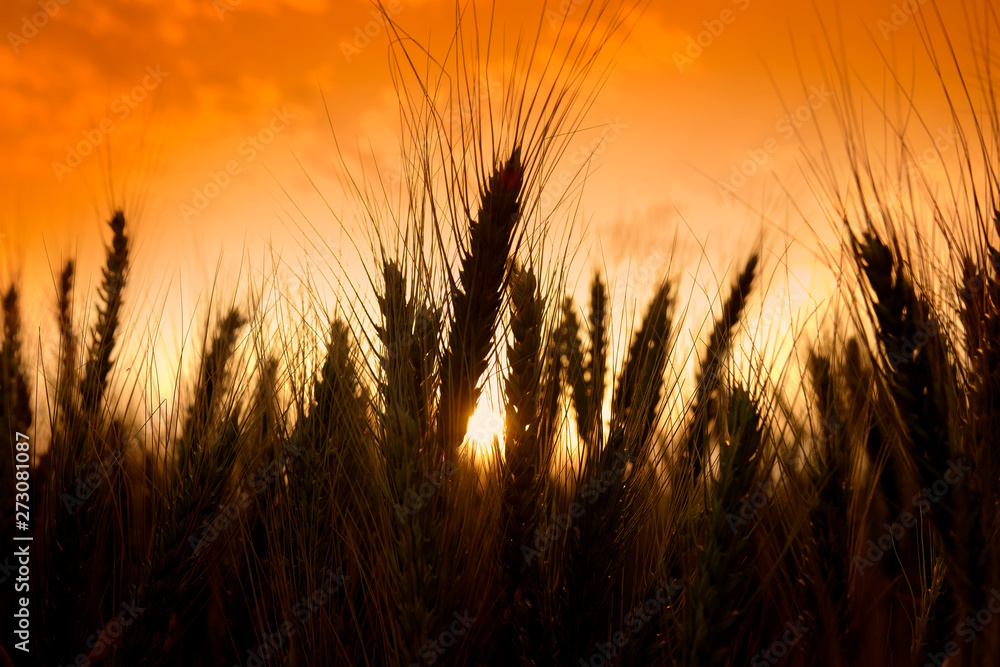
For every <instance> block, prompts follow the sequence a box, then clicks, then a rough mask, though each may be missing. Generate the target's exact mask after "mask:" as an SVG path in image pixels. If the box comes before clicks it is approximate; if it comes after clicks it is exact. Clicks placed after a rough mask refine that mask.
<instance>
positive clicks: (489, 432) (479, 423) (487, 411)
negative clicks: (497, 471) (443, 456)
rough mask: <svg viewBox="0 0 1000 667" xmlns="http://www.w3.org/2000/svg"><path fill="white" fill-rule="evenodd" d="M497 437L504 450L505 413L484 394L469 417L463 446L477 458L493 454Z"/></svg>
mask: <svg viewBox="0 0 1000 667" xmlns="http://www.w3.org/2000/svg"><path fill="white" fill-rule="evenodd" d="M494 438H496V439H497V440H498V441H499V443H500V448H501V451H502V450H503V415H502V414H501V412H500V411H499V410H496V409H494V408H493V406H492V401H491V400H489V398H488V397H487V396H486V395H485V394H484V395H483V396H482V397H480V399H479V403H478V404H477V405H476V411H475V412H473V413H472V416H471V417H469V427H468V429H466V432H465V440H464V441H463V442H462V446H463V447H466V448H468V450H467V451H468V452H469V453H470V454H471V455H472V456H474V457H475V458H477V459H479V458H490V457H492V456H493V439H494Z"/></svg>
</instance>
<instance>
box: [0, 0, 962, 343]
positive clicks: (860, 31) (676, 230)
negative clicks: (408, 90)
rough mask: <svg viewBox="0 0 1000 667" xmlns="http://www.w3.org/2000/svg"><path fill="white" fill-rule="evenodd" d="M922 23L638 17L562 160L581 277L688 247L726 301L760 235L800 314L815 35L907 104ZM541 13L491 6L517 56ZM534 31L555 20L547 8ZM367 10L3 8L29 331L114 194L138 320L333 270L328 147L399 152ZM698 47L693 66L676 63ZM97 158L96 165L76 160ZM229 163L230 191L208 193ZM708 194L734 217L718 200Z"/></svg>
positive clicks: (754, 9)
mask: <svg viewBox="0 0 1000 667" xmlns="http://www.w3.org/2000/svg"><path fill="white" fill-rule="evenodd" d="M916 4H917V3H916V0H910V1H909V2H902V1H901V0H864V1H861V0H843V1H841V2H837V3H834V2H828V1H826V0H817V2H816V4H815V5H814V4H813V3H809V2H800V1H797V0H796V1H791V0H712V1H710V2H705V1H698V2H694V1H684V2H682V1H675V2H667V1H664V0H651V2H650V3H649V4H648V6H646V8H645V10H644V11H643V12H642V13H641V15H638V16H637V17H636V18H635V20H634V21H632V22H631V24H632V25H633V26H634V29H633V31H632V34H631V35H630V36H629V37H628V39H627V40H625V42H624V45H623V46H622V48H621V49H620V51H618V52H617V54H616V55H615V57H614V67H613V71H611V73H610V75H609V77H608V79H607V82H606V84H605V85H604V88H603V90H601V92H600V94H599V96H598V98H597V100H596V102H595V104H594V105H593V108H592V109H591V110H590V112H589V114H588V115H587V117H586V119H585V122H584V123H583V125H582V127H581V128H580V129H579V131H578V133H577V135H576V136H575V137H574V138H573V143H572V144H571V148H570V150H569V152H568V154H567V160H568V161H570V162H572V161H573V160H574V159H575V158H576V157H578V156H579V155H581V154H583V155H586V154H587V151H588V150H589V149H588V147H590V149H593V148H594V147H597V148H598V149H599V150H596V151H594V152H595V154H594V155H593V158H592V162H591V173H590V176H589V177H588V180H587V184H586V188H585V190H584V193H583V195H582V199H581V206H580V209H579V214H578V216H577V218H576V219H575V220H574V221H573V224H576V225H578V226H579V229H580V230H581V234H580V235H579V241H580V243H581V251H580V252H579V253H578V255H577V256H578V262H577V271H578V273H579V274H581V275H585V274H586V273H589V272H590V271H591V270H593V268H595V267H596V266H598V265H600V264H607V265H608V267H609V269H610V270H611V272H612V275H613V276H615V275H618V276H620V275H622V274H621V273H620V272H619V271H618V267H620V266H631V267H635V266H641V265H642V264H643V262H644V261H647V260H648V258H649V256H650V255H651V254H655V253H657V252H662V251H663V250H664V249H665V248H666V247H667V244H668V243H669V242H670V240H671V239H672V238H674V236H675V235H676V236H677V237H678V238H679V239H680V242H681V243H682V247H684V248H687V251H688V255H687V256H686V257H685V258H684V262H685V263H687V262H690V263H691V264H692V270H693V267H694V264H696V263H697V262H698V260H699V255H700V253H701V250H700V248H701V247H702V246H704V247H705V249H706V257H707V259H709V260H710V261H711V263H712V265H713V268H714V270H715V273H716V274H717V275H718V276H719V280H725V281H727V282H728V277H727V276H726V274H725V272H726V271H727V269H730V267H731V266H733V265H735V264H738V263H739V262H741V261H743V260H745V257H746V254H747V252H748V249H749V248H750V245H751V244H752V243H753V242H754V241H755V240H756V239H757V238H758V235H759V232H760V230H761V229H762V228H763V229H764V230H765V237H764V238H765V242H766V248H767V249H768V250H767V253H765V261H766V262H767V263H768V264H769V266H770V269H771V270H774V269H775V268H776V267H778V266H779V264H780V262H779V259H778V256H779V255H780V254H781V253H782V252H783V249H784V248H785V247H786V246H788V245H789V243H790V239H792V238H794V239H796V240H797V241H798V244H797V246H795V247H793V249H792V250H791V251H790V254H789V262H790V270H791V271H792V272H793V273H795V276H796V279H797V280H798V279H799V278H801V280H800V282H801V283H802V284H801V285H800V287H799V293H805V292H807V291H809V290H812V289H814V288H815V287H814V284H813V281H814V280H815V281H816V282H815V284H817V285H818V284H820V283H822V280H821V279H820V278H819V277H816V276H814V275H813V274H814V273H815V271H814V268H815V267H814V265H813V262H812V259H811V256H812V255H811V253H812V250H811V248H812V247H814V246H815V242H814V239H813V231H811V229H812V230H815V231H817V232H820V233H821V234H827V232H828V231H829V223H828V222H827V220H826V219H824V218H822V217H819V216H816V217H814V218H813V219H811V220H808V221H803V219H802V217H801V214H800V211H804V212H808V211H810V210H811V209H810V208H809V203H810V202H811V201H812V196H811V195H810V184H809V181H808V180H806V179H804V178H803V177H802V174H801V170H802V165H803V164H804V158H805V156H806V155H811V156H813V157H814V158H815V157H816V156H818V155H819V151H820V145H819V144H818V142H817V141H816V140H815V138H816V133H815V129H816V127H817V123H818V126H820V127H826V128H830V127H831V126H832V124H833V120H834V109H835V107H836V104H835V103H834V102H833V100H834V99H835V98H834V97H833V95H832V93H833V92H834V88H833V87H832V86H831V85H830V83H829V77H830V76H832V72H830V71H829V70H827V72H826V77H827V78H826V79H825V78H824V72H823V70H822V69H821V63H822V62H825V63H826V66H827V68H829V55H828V54H827V53H826V47H825V45H824V39H825V38H824V37H823V35H824V32H823V29H824V25H825V26H826V29H827V30H828V31H830V32H831V33H832V39H833V40H834V45H835V48H836V49H838V50H839V49H841V48H843V51H844V53H845V54H846V56H847V60H848V62H849V64H850V67H851V68H853V71H854V73H855V75H856V76H858V77H860V79H862V80H865V81H866V82H867V84H868V85H869V86H870V88H871V90H872V91H874V92H875V94H876V95H878V96H881V95H883V94H887V95H888V94H890V93H889V92H888V88H891V86H888V83H887V82H888V81H889V78H888V74H887V69H886V64H885V62H884V60H883V57H885V58H887V59H889V60H890V61H892V62H894V63H895V65H894V67H895V68H896V71H897V72H898V73H899V74H900V78H903V79H908V80H907V83H906V85H907V87H912V90H913V91H914V94H915V95H916V96H917V97H918V98H919V97H920V95H921V94H923V92H924V91H927V92H928V93H933V91H934V90H935V85H936V84H935V83H934V81H933V80H932V78H931V77H930V73H929V70H928V69H927V68H926V67H922V66H916V67H914V66H913V65H912V63H911V61H913V60H914V59H916V60H920V54H922V53H923V47H922V46H921V45H920V33H919V31H918V24H919V22H918V21H916V20H913V19H912V18H911V17H910V13H909V12H910V11H912V9H911V8H912V7H913V6H916ZM480 7H482V8H484V9H485V8H487V7H488V3H485V2H481V3H480ZM963 7H964V5H963V4H962V3H942V4H941V6H940V8H939V9H940V11H941V13H942V15H943V17H944V21H945V22H946V24H948V25H949V27H950V28H952V32H953V38H954V40H955V44H956V49H957V51H958V52H959V55H960V56H962V57H964V56H967V55H969V54H970V53H971V47H970V40H969V39H967V38H966V39H963V37H965V35H966V33H965V30H966V23H965V18H964V14H963V11H964V10H963ZM46 8H47V9H46ZM567 8H568V10H569V11H568V18H567V20H568V21H572V20H574V16H573V13H574V11H575V9H576V8H575V7H574V5H573V4H572V3H570V2H569V1H568V0H567V1H566V2H565V3H564V9H563V11H566V9H567ZM387 9H388V10H389V11H390V13H391V15H392V18H393V19H394V20H395V21H396V22H398V23H399V25H401V26H402V27H403V28H404V29H405V30H406V31H407V32H408V33H409V34H410V35H413V36H415V37H416V38H418V39H424V38H426V40H427V42H428V43H430V44H432V45H437V46H438V47H439V48H440V47H442V46H443V45H445V44H446V42H447V40H448V38H449V37H450V36H451V34H452V33H453V31H454V26H455V4H454V3H453V2H452V0H396V2H394V3H391V4H389V5H387ZM923 10H924V11H925V12H933V11H934V10H933V4H932V3H931V2H929V1H925V2H924V4H923ZM43 11H48V12H49V13H50V14H51V17H47V16H42V15H41V14H40V12H43ZM543 11H545V10H543V9H542V8H540V7H539V5H538V3H536V2H528V1H525V0H503V1H502V2H500V3H499V7H498V9H497V18H496V26H497V27H496V28H495V30H496V31H497V33H498V34H500V33H504V34H507V35H514V34H516V32H517V31H518V30H520V31H522V32H523V33H524V34H525V35H527V36H530V37H532V38H533V36H534V34H535V32H536V29H538V27H539V26H541V39H542V40H543V41H544V40H549V39H551V38H552V36H553V35H554V34H555V25H556V23H557V22H555V21H552V20H551V16H552V14H550V15H549V19H546V18H545V17H544V14H543ZM547 11H552V12H558V11H560V7H559V3H550V4H549V5H548V7H547ZM372 12H373V5H372V4H371V3H369V2H367V1H365V0H337V1H334V0H215V1H214V2H213V0H43V1H42V2H41V3H39V2H37V1H28V0H6V1H5V2H4V3H2V6H0V26H2V28H3V33H4V35H5V38H4V44H3V46H2V48H0V90H2V96H3V104H2V105H0V152H2V156H0V235H2V240H0V257H2V260H0V261H2V263H3V265H2V270H0V278H2V279H3V280H4V281H7V280H8V279H9V278H10V277H11V276H16V275H20V276H22V277H23V279H24V281H25V291H26V293H27V294H28V295H29V300H28V306H27V308H26V309H27V310H28V315H27V316H26V320H27V321H28V322H29V323H31V322H35V321H38V320H40V319H42V318H49V317H50V315H51V308H50V307H49V306H48V305H47V304H49V303H51V295H52V293H53V287H52V279H51V277H50V276H51V271H52V270H54V268H55V267H56V266H57V265H58V264H59V263H60V262H61V261H62V260H63V259H64V258H66V257H69V256H78V257H79V259H80V275H81V287H85V286H86V285H87V283H88V281H89V280H95V281H96V276H97V274H96V271H95V269H96V268H97V267H98V266H99V261H100V254H99V251H100V248H101V243H102V242H103V241H104V239H106V237H107V232H106V227H105V222H106V219H107V217H108V214H109V210H110V198H109V196H108V194H107V192H108V190H109V186H108V184H107V179H108V177H109V175H110V178H111V179H113V181H112V184H111V186H110V190H111V191H112V192H114V195H115V201H117V202H120V201H121V200H122V198H123V197H124V200H125V202H126V204H127V205H130V206H132V207H137V204H138V203H139V202H140V201H142V202H144V204H145V205H144V206H142V207H141V216H140V217H139V218H138V219H137V220H135V221H134V226H133V231H134V234H135V238H136V240H137V244H138V246H137V251H136V255H135V259H134V269H133V272H134V275H135V276H136V277H137V279H138V281H139V282H140V283H141V284H142V289H143V290H145V292H146V293H147V294H149V295H151V296H150V297H149V298H151V299H152V300H153V301H156V300H163V299H168V298H171V299H175V298H178V297H179V296H184V297H185V298H186V299H188V300H190V299H191V298H192V295H197V294H200V293H204V291H205V290H206V289H207V287H208V284H209V283H210V282H211V280H212V277H213V276H214V275H215V272H216V266H217V265H219V264H220V262H221V267H222V268H221V273H222V275H224V276H225V275H229V274H231V272H232V271H234V270H235V269H236V268H238V267H239V266H240V264H241V261H242V260H243V259H244V257H245V256H249V257H262V256H263V255H264V254H265V253H270V252H271V249H273V251H274V252H275V253H277V254H278V255H280V257H281V258H282V260H283V261H284V262H286V263H287V264H288V266H289V267H290V271H291V272H292V273H294V269H295V267H298V266H301V262H300V260H299V256H300V255H301V254H302V249H301V245H302V242H303V241H302V239H303V238H304V234H303V232H302V231H301V230H302V229H305V230H306V231H307V233H306V234H305V236H312V237H314V238H313V241H312V242H318V243H320V244H321V245H323V246H324V247H325V246H329V247H330V248H331V252H334V253H340V252H344V251H345V250H344V247H345V243H346V240H345V237H344V233H343V232H342V228H341V224H340V223H339V222H338V221H337V217H340V218H341V219H343V220H344V221H345V224H348V225H354V224H361V223H360V218H359V216H358V215H357V212H356V210H353V209H352V208H351V206H352V204H351V202H350V201H349V200H346V199H345V198H344V196H343V191H342V188H341V185H340V183H341V182H342V176H343V173H344V170H343V167H342V164H341V156H340V154H338V150H337V145H338V142H339V146H340V148H341V151H342V155H343V160H344V161H345V162H346V163H347V165H348V167H349V168H350V167H351V166H352V165H356V164H358V155H359V154H374V155H375V157H376V159H377V160H378V161H379V163H380V164H382V165H392V164H393V161H394V160H396V159H398V147H399V142H400V121H399V110H398V105H397V98H396V93H395V91H394V88H393V84H392V80H391V78H390V69H389V49H390V42H389V39H388V37H387V35H386V31H385V30H384V29H383V27H382V25H381V23H380V22H373V21H374V19H373V13H372ZM817 12H818V14H819V16H817ZM32 21H34V23H35V25H32ZM39 24H40V26H39ZM366 29H367V30H368V33H369V34H368V35H365V30H366ZM713 31H714V33H717V34H711V33H712V32H713ZM699 33H700V35H699ZM699 37H700V38H701V40H702V42H703V44H706V46H704V47H703V48H702V49H701V51H700V52H699V51H698V50H696V49H694V48H693V47H692V44H693V41H692V40H697V39H699ZM432 48H433V46H432ZM796 52H797V55H796ZM692 56H693V57H692ZM910 79H912V80H910ZM860 97H863V96H860ZM324 98H325V100H326V104H325V106H324ZM928 100H930V101H929V102H927V103H924V104H923V105H922V107H921V111H922V113H923V114H924V116H925V122H926V123H927V126H928V128H929V129H930V132H931V133H933V134H941V135H942V137H943V138H942V140H941V141H942V143H943V144H944V145H945V148H946V150H947V146H948V145H949V144H948V141H951V139H949V138H948V136H947V135H948V131H947V128H948V127H950V121H949V120H948V118H947V116H946V114H945V111H946V109H945V107H944V106H943V104H939V103H938V101H936V98H934V97H933V96H931V97H928ZM864 103H865V104H868V101H867V100H864ZM789 112H791V113H792V116H791V117H789V116H788V115H787V114H788V113H789ZM328 113H329V117H328V116H327V114H328ZM795 114H797V115H798V121H795V120H794V118H795ZM795 126H800V127H799V128H798V129H799V131H800V132H801V133H802V134H801V137H802V138H804V140H805V146H804V147H803V142H802V141H800V135H799V133H797V132H795ZM253 135H256V136H257V140H256V142H254V141H250V138H251V137H252V136H253ZM265 140H266V141H265ZM924 140H925V141H926V142H927V143H928V145H929V141H928V140H927V138H926V137H924ZM93 142H96V143H97V149H96V150H95V151H94V152H93V153H91V154H89V155H86V156H83V155H79V156H77V155H75V154H73V149H75V148H76V147H79V146H81V145H83V147H84V148H86V147H87V144H88V143H93ZM268 142H269V143H268ZM804 149H805V151H806V152H804ZM581 151H582V153H581ZM754 156H757V159H758V160H759V161H762V162H763V166H762V167H761V168H760V169H759V170H756V173H754V174H753V175H751V176H749V177H747V178H746V179H745V182H743V179H742V178H741V177H740V176H738V175H735V174H734V170H738V169H739V168H740V165H742V164H743V163H744V162H745V161H746V160H748V159H752V158H754ZM109 160H110V168H109V166H108V165H109ZM74 164H75V165H76V166H74ZM234 165H235V166H234ZM227 166H229V167H231V168H232V171H233V175H232V176H231V178H230V177H228V176H227V177H221V176H219V174H220V173H221V172H224V171H225V170H226V169H227ZM390 168H391V167H390ZM567 168H569V167H567ZM557 173H558V170H557ZM213 174H215V177H216V182H220V181H221V182H224V186H223V187H221V188H219V190H218V195H217V196H216V197H214V198H213V199H211V201H209V202H208V203H207V205H206V206H204V209H203V210H200V211H198V212H197V214H193V213H192V212H191V209H186V208H185V206H192V205H194V204H195V203H196V198H197V192H196V191H200V192H202V193H204V192H205V188H206V186H210V184H212V182H213ZM310 181H311V182H310ZM719 182H727V183H729V184H730V185H731V186H733V189H734V191H735V196H733V197H723V195H722V190H721V188H720V186H719ZM210 190H211V188H210ZM211 191H212V192H213V193H214V190H211ZM324 200H325V201H326V202H328V203H329V205H330V208H332V209H333V211H334V212H335V213H336V217H335V216H334V214H333V213H331V211H330V210H329V209H328V208H327V204H326V203H324ZM741 200H742V201H741ZM790 201H795V202H796V204H797V205H796V206H792V205H790V203H789V202H790ZM203 203H204V202H203ZM134 210H136V209H134ZM310 226H311V227H314V228H315V230H316V232H313V231H312V229H310ZM585 226H586V228H587V234H586V236H584V235H583V234H582V230H583V228H584V227H585ZM317 232H318V234H317ZM786 233H787V236H786ZM827 236H828V237H829V235H827ZM324 252H325V250H324ZM588 253H589V254H588ZM320 254H322V253H320ZM599 255H600V256H601V257H603V259H599ZM661 256H662V255H661ZM220 258H221V260H220ZM327 259H328V260H329V259H331V258H327ZM319 261H323V258H322V257H320V258H319ZM678 268H680V265H678ZM779 272H781V273H783V272H784V269H783V268H782V269H780V271H779ZM90 276H93V278H91V277H90ZM815 289H818V288H815ZM793 300H794V297H793ZM33 318H34V319H33ZM46 321H47V320H46ZM43 326H45V327H48V326H49V325H48V324H44V325H43Z"/></svg>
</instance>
